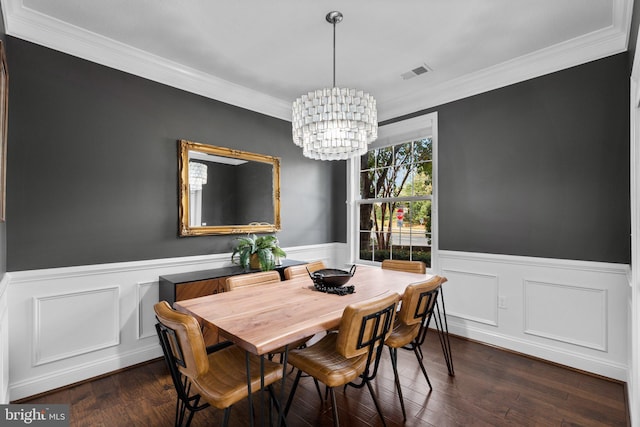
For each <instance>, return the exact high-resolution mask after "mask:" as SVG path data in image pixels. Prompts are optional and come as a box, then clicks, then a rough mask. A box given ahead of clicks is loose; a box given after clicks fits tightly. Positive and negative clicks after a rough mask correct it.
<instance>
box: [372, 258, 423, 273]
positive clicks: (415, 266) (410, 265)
mask: <svg viewBox="0 0 640 427" xmlns="http://www.w3.org/2000/svg"><path fill="white" fill-rule="evenodd" d="M382 268H384V269H386V270H396V271H408V272H409V273H419V274H425V273H426V272H427V266H426V264H425V263H424V262H422V261H408V260H403V259H385V260H383V261H382Z"/></svg>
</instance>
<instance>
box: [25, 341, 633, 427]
mask: <svg viewBox="0 0 640 427" xmlns="http://www.w3.org/2000/svg"><path fill="white" fill-rule="evenodd" d="M451 346H452V352H453V360H454V367H455V373H456V375H455V377H450V376H449V375H448V374H447V369H446V365H445V363H444V359H443V356H442V351H441V349H440V344H439V342H438V341H437V335H436V334H435V333H433V332H430V333H429V334H428V337H427V341H426V342H425V344H424V346H423V350H424V352H425V364H426V367H427V371H428V373H429V377H430V379H431V382H432V384H433V391H432V392H429V388H428V387H427V383H426V381H425V379H424V377H423V376H422V373H421V372H420V368H419V367H418V364H417V362H416V360H415V356H414V355H413V352H410V351H403V350H400V351H399V352H398V357H399V362H398V365H399V370H400V376H401V378H400V381H401V383H402V386H403V393H404V397H405V405H406V408H407V421H406V423H403V420H402V412H401V409H400V404H399V401H398V398H397V395H396V392H395V388H394V383H393V371H392V369H391V362H390V360H389V354H388V352H386V350H385V353H384V357H383V359H382V360H381V363H380V367H381V369H380V371H379V374H378V377H377V378H376V379H375V381H374V388H375V389H376V393H377V394H378V397H379V399H380V402H381V406H382V408H383V412H384V416H385V420H386V424H387V425H388V426H401V425H406V426H438V427H441V426H470V425H472V426H503V425H516V426H626V425H628V415H627V408H626V397H625V388H624V384H622V383H618V382H615V381H609V380H607V379H602V378H597V377H594V376H590V375H587V374H584V373H580V372H576V371H573V370H570V369H566V368H563V367H560V366H556V365H553V364H549V363H545V362H543V361H539V360H535V359H531V358H527V357H524V356H521V355H517V354H513V353H510V352H506V351H503V350H500V349H497V348H493V347H490V346H486V345H483V344H479V343H476V342H472V341H468V340H465V339H461V338H457V337H452V338H451ZM292 378H293V375H289V377H288V380H287V381H288V384H287V389H286V391H287V393H288V391H289V387H290V385H291V382H292ZM336 395H337V396H336V398H337V402H338V407H339V418H340V423H341V425H342V426H345V427H348V426H381V425H382V422H381V420H380V418H379V417H378V415H377V413H376V410H375V407H374V405H373V401H372V400H371V397H370V396H369V393H368V391H367V389H366V388H363V389H354V388H349V389H347V391H346V392H343V391H342V390H337V391H336ZM26 402H30V403H69V404H70V405H71V425H72V426H91V427H97V426H105V427H118V426H141V427H142V426H144V427H147V426H152V427H161V426H172V425H173V420H174V410H175V392H174V389H173V384H172V382H171V378H170V377H169V374H168V371H167V369H166V367H165V364H164V360H161V359H159V360H155V361H152V362H150V363H146V364H142V365H138V366H136V367H134V368H132V369H127V370H124V371H122V372H119V373H116V374H113V375H110V376H106V377H103V378H99V379H95V380H92V381H89V382H85V383H81V384H78V385H74V386H70V387H67V388H64V389H61V390H58V391H54V392H51V393H47V394H45V395H41V396H38V397H35V398H33V399H30V400H22V401H21V402H20V403H26ZM256 413H258V410H257V409H256ZM221 421H222V411H219V410H216V409H212V408H207V409H205V410H203V411H201V412H198V413H196V414H195V416H194V419H193V423H192V424H191V425H192V426H194V427H199V426H212V425H219V424H220V423H221ZM332 423H333V421H332V413H331V407H330V405H329V403H328V402H325V403H324V404H322V403H321V401H320V398H319V396H318V394H317V391H316V389H315V387H314V385H313V381H312V380H311V379H310V378H306V379H304V378H303V379H302V380H301V382H300V386H299V387H298V391H297V392H296V397H295V400H294V404H293V406H292V409H291V412H290V413H289V417H288V418H287V424H288V425H289V426H291V427H309V426H332V425H333V424H332ZM248 424H249V422H248V405H247V403H246V400H245V401H243V402H240V403H238V404H237V405H235V406H234V407H233V410H232V412H231V422H230V425H231V426H246V425H248Z"/></svg>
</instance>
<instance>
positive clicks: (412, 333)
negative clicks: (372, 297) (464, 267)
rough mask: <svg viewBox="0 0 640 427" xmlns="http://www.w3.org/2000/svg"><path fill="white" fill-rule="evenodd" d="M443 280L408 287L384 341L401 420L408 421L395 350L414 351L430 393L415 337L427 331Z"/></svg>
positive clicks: (396, 351)
mask: <svg viewBox="0 0 640 427" xmlns="http://www.w3.org/2000/svg"><path fill="white" fill-rule="evenodd" d="M446 280H447V279H445V278H443V277H440V276H434V277H432V278H431V279H429V280H426V281H423V282H418V283H413V284H411V285H409V286H407V288H406V289H405V292H404V295H403V297H402V304H401V306H400V311H398V314H397V316H396V320H395V322H394V325H393V330H392V331H391V334H390V335H389V337H388V338H387V339H386V341H385V345H386V346H387V347H388V348H389V354H390V356H391V364H392V366H393V376H394V380H395V384H396V389H397V390H398V397H399V398H400V406H401V408H402V416H403V417H404V420H405V421H406V420H407V414H406V412H405V408H404V399H403V397H402V388H401V386H400V377H399V376H398V349H399V348H408V349H410V350H413V352H414V354H415V355H416V359H418V364H419V365H420V369H421V370H422V374H423V375H424V378H425V379H426V380H427V384H428V385H429V389H430V390H433V387H432V386H431V381H429V375H427V370H426V369H425V367H424V363H422V354H421V353H420V352H419V351H418V347H419V343H418V337H420V336H421V332H422V331H423V329H425V328H427V327H428V324H429V320H430V318H431V316H432V315H433V312H434V308H435V306H436V302H437V299H438V292H439V291H440V285H441V284H442V283H444V282H445V281H446ZM407 346H408V347H407Z"/></svg>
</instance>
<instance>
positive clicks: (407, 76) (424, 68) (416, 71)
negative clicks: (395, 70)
mask: <svg viewBox="0 0 640 427" xmlns="http://www.w3.org/2000/svg"><path fill="white" fill-rule="evenodd" d="M429 71H433V70H432V69H431V67H429V66H428V65H427V64H422V65H420V66H419V67H416V68H414V69H413V70H411V71H407V72H406V73H402V74H400V77H402V80H409V79H412V78H414V77H415V76H420V75H422V74H426V73H428V72H429Z"/></svg>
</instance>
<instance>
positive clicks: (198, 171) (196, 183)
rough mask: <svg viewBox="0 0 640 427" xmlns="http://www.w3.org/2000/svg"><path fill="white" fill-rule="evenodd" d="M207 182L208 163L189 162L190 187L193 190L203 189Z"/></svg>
mask: <svg viewBox="0 0 640 427" xmlns="http://www.w3.org/2000/svg"><path fill="white" fill-rule="evenodd" d="M206 183H207V165H205V164H204V163H198V162H189V187H191V191H196V190H202V186H203V185H204V184H206Z"/></svg>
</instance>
